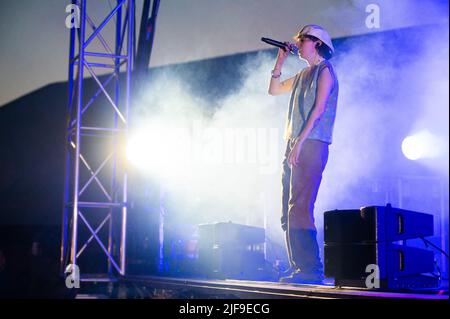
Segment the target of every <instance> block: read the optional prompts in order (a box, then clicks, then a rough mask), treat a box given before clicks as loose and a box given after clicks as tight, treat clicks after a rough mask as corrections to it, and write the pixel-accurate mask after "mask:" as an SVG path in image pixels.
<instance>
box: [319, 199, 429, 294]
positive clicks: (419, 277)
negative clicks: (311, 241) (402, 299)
mask: <svg viewBox="0 0 450 319" xmlns="http://www.w3.org/2000/svg"><path fill="white" fill-rule="evenodd" d="M324 231H325V233H324V241H325V249H324V267H325V276H326V277H333V278H334V279H335V285H336V286H351V287H367V283H366V279H367V277H368V276H369V275H370V274H371V273H372V272H373V270H372V268H370V267H368V266H372V267H373V266H377V269H378V271H379V273H378V279H379V283H380V286H379V288H387V289H408V288H434V287H436V286H437V284H438V282H437V280H436V278H434V277H433V276H428V275H426V274H428V273H432V272H433V271H434V253H433V252H432V251H430V250H427V249H419V248H413V247H408V246H407V245H405V244H402V245H400V244H398V243H396V242H399V241H405V240H407V239H414V238H417V237H425V236H431V235H433V215H429V214H424V213H419V212H414V211H408V210H403V209H398V208H393V207H391V205H390V204H388V205H387V206H385V207H381V206H370V207H363V208H361V209H360V210H357V209H351V210H334V211H328V212H325V215H324Z"/></svg>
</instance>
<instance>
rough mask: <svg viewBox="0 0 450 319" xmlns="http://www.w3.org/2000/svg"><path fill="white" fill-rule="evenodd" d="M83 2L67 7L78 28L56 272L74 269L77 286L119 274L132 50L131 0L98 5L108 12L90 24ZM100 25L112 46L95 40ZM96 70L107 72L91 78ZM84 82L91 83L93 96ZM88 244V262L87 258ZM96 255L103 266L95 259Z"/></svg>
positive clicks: (123, 258)
mask: <svg viewBox="0 0 450 319" xmlns="http://www.w3.org/2000/svg"><path fill="white" fill-rule="evenodd" d="M91 1H96V2H97V1H98V0H91ZM91 1H88V0H72V6H73V7H74V8H76V9H77V10H79V17H80V19H79V26H78V27H77V28H71V31H70V52H69V70H68V71H69V79H68V82H69V92H68V118H67V126H66V127H67V131H66V141H65V143H66V168H65V170H66V171H65V175H66V177H65V191H64V207H63V220H62V240H61V272H62V273H63V272H64V271H65V269H66V268H67V266H69V265H77V266H79V270H80V273H81V280H83V279H85V280H87V279H86V278H87V277H88V276H89V275H105V276H106V277H107V278H114V277H115V276H116V275H117V274H119V275H122V276H123V275H125V264H126V237H127V236H126V235H127V234H126V229H127V169H126V159H125V157H124V155H123V153H124V152H123V145H124V142H125V141H126V136H127V130H128V126H129V109H130V103H131V84H132V68H133V59H134V51H135V49H134V48H135V41H134V38H135V35H134V32H135V31H134V30H135V26H134V23H135V0H117V1H115V3H114V5H115V7H113V5H112V4H111V2H110V1H108V2H106V1H105V4H108V3H109V4H110V7H109V9H110V11H109V13H108V14H107V15H106V16H105V17H104V19H103V21H102V22H101V23H100V24H98V25H96V24H95V22H94V20H93V19H92V18H91V16H90V14H89V13H88V10H89V7H90V6H93V5H94V3H93V2H91ZM113 2H114V1H113ZM96 4H97V3H96ZM109 9H108V10H109ZM108 26H109V28H113V29H112V30H113V31H112V32H110V33H109V34H111V33H112V34H114V33H115V36H113V37H110V38H112V39H113V40H111V39H109V38H107V37H105V36H104V35H102V31H104V32H105V29H107V28H108ZM109 30H111V29H109ZM108 40H109V41H108ZM94 44H96V45H94ZM99 48H100V49H99ZM102 70H111V71H112V73H106V75H104V73H105V72H103V75H102V76H99V73H100V72H99V71H102ZM121 71H123V72H122V73H123V74H120V72H121ZM87 81H90V82H91V83H92V82H94V83H95V89H94V90H93V91H92V86H90V88H89V87H88V86H86V82H87ZM94 114H97V115H98V114H101V116H93V115H94ZM99 119H101V120H99ZM95 243H96V244H98V245H97V247H94V249H97V250H96V255H95V256H97V259H95V260H94V258H92V256H93V255H90V253H92V248H91V247H92V246H95ZM99 254H100V256H103V257H104V259H103V260H100V261H99V260H98V255H99ZM83 255H87V256H83ZM83 258H84V259H83ZM99 269H101V270H99Z"/></svg>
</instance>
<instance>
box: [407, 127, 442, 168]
mask: <svg viewBox="0 0 450 319" xmlns="http://www.w3.org/2000/svg"><path fill="white" fill-rule="evenodd" d="M402 151H403V155H405V157H406V158H408V159H410V160H413V161H415V160H418V159H422V158H435V157H437V156H439V155H440V153H441V151H442V149H441V141H440V139H439V138H438V137H436V136H435V135H433V134H431V133H430V132H428V131H421V132H419V133H417V134H414V135H410V136H408V137H406V138H405V139H404V140H403V142H402Z"/></svg>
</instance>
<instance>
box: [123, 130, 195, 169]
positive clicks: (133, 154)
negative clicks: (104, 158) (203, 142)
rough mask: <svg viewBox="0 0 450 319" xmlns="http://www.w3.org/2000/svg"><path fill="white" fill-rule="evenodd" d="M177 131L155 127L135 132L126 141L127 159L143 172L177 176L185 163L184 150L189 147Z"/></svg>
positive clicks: (182, 135) (181, 134) (183, 135)
mask: <svg viewBox="0 0 450 319" xmlns="http://www.w3.org/2000/svg"><path fill="white" fill-rule="evenodd" d="M185 136H186V134H183V133H182V132H180V131H179V130H176V129H173V128H171V127H168V126H167V127H165V126H156V125H151V124H149V127H147V128H144V129H141V130H138V131H136V132H135V133H134V134H132V135H131V136H130V138H129V140H128V143H127V148H126V156H127V159H128V160H129V161H130V163H132V164H133V165H134V166H136V167H138V168H140V169H141V170H142V171H144V172H149V173H156V174H158V175H165V176H167V175H173V174H179V173H180V170H181V169H182V168H183V165H185V164H186V163H185V162H186V159H185V158H184V156H185V155H186V154H187V152H186V151H185V148H186V147H187V146H189V145H187V144H188V143H186V141H185V139H183V138H182V137H185Z"/></svg>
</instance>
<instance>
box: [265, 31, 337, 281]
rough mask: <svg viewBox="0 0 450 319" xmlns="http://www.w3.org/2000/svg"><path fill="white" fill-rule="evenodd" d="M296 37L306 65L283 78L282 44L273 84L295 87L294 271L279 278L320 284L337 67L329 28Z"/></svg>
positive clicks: (286, 176) (289, 124) (284, 221)
mask: <svg viewBox="0 0 450 319" xmlns="http://www.w3.org/2000/svg"><path fill="white" fill-rule="evenodd" d="M294 39H295V40H296V45H297V47H298V55H299V57H300V59H302V60H305V61H306V62H307V63H308V67H306V68H304V69H303V70H301V71H300V72H299V73H298V74H296V75H295V76H293V77H291V78H289V79H287V80H285V81H283V82H281V81H280V77H281V71H282V67H283V63H284V61H285V59H286V57H287V56H288V55H289V50H283V49H279V50H278V56H277V61H276V64H275V68H274V70H273V71H272V78H271V80H270V86H269V94H270V95H279V94H283V93H287V92H291V98H290V102H289V108H288V112H287V119H286V129H285V140H286V142H287V146H286V152H285V156H284V160H283V175H282V217H281V227H282V228H283V230H284V231H285V232H286V246H287V251H288V256H289V261H290V265H291V269H290V272H291V273H290V275H288V276H286V277H282V278H281V279H280V281H282V282H295V283H312V284H320V283H322V280H323V265H322V262H321V261H320V256H319V247H318V244H317V238H316V236H317V230H316V226H315V224H314V203H315V201H316V197H317V193H318V190H319V186H320V182H321V179H322V172H323V170H324V169H325V165H326V163H327V160H328V147H329V145H330V144H331V142H332V135H333V126H334V120H335V116H336V106H337V98H338V90H339V86H338V80H337V77H336V73H335V71H334V67H333V65H332V64H331V63H330V62H329V61H328V60H329V59H330V58H331V57H332V55H333V53H334V47H333V44H332V42H331V38H330V36H329V35H328V33H327V31H326V30H325V29H323V28H322V27H320V26H318V25H307V26H305V27H303V28H302V29H301V30H300V32H298V34H297V35H296V36H295V37H294ZM288 45H293V44H288Z"/></svg>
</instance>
